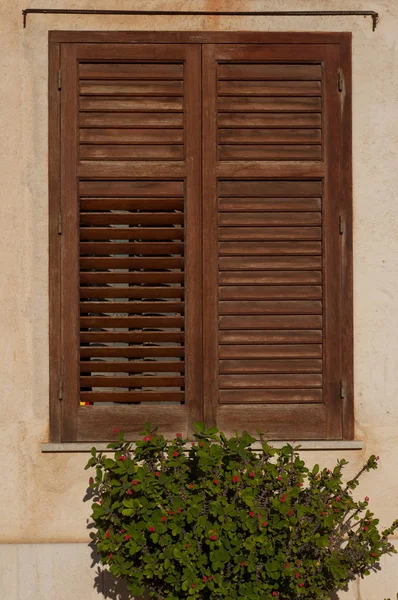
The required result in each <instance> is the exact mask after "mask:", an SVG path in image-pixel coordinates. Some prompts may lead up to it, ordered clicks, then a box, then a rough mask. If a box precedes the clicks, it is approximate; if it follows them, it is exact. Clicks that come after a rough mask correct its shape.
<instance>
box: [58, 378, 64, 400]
mask: <svg viewBox="0 0 398 600" xmlns="http://www.w3.org/2000/svg"><path fill="white" fill-rule="evenodd" d="M62 397H63V384H62V379H60V380H59V382H58V400H62Z"/></svg>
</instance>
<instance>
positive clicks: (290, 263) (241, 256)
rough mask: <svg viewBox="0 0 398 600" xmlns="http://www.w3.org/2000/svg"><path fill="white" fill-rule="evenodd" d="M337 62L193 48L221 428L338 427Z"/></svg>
mask: <svg viewBox="0 0 398 600" xmlns="http://www.w3.org/2000/svg"><path fill="white" fill-rule="evenodd" d="M338 59H339V50H338V48H336V47H334V46H333V45H327V44H325V45H313V46H309V45H305V44H300V45H290V46H285V45H280V46H278V45H275V46H267V45H265V44H264V45H262V46H260V45H251V46H245V45H234V46H231V45H230V46H228V45H225V46H208V47H207V48H206V49H205V57H204V61H203V69H204V82H205V83H204V85H205V86H206V85H207V87H206V89H207V91H208V95H207V96H206V98H205V101H204V119H203V139H204V154H203V156H204V172H205V176H204V211H205V212H204V227H205V229H206V228H207V231H206V232H205V237H204V244H205V246H204V250H205V259H204V260H205V264H208V265H210V266H209V272H208V273H207V275H205V291H204V299H205V300H204V301H205V307H204V315H205V317H204V318H205V323H206V319H207V322H208V325H209V326H208V327H206V325H205V327H204V334H205V355H204V359H205V398H206V417H207V419H208V420H209V421H211V422H215V423H217V425H218V426H219V427H220V428H221V429H223V430H225V431H227V432H229V433H231V432H233V431H234V430H242V429H246V430H249V431H252V432H256V431H257V430H261V431H263V432H264V434H265V435H266V436H268V437H269V438H271V439H278V438H279V439H281V438H282V439H287V438H295V439H300V438H301V439H305V438H307V439H311V438H313V439H318V438H328V437H329V438H341V435H342V429H341V424H342V418H341V400H340V397H339V379H340V372H341V371H340V369H341V364H340V361H341V349H340V345H339V344H340V342H339V330H340V305H339V302H340V300H339V286H340V260H341V258H340V247H339V244H340V240H339V211H340V205H339V202H340V199H339V186H340V172H339V169H340V163H339V147H340V135H341V133H340V125H339V122H340V118H341V117H340V105H339V98H338V88H337V74H338V65H339V62H338ZM213 113H214V114H216V115H217V119H216V120H215V119H213V120H212V119H211V115H212V114H213Z"/></svg>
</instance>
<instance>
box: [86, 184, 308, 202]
mask: <svg viewBox="0 0 398 600" xmlns="http://www.w3.org/2000/svg"><path fill="white" fill-rule="evenodd" d="M79 194H80V196H107V197H109V198H112V197H114V196H116V197H118V196H127V197H128V198H129V197H131V198H133V197H137V198H143V197H154V196H158V197H159V198H174V197H177V196H180V197H182V196H184V182H183V181H146V180H142V181H106V182H104V181H80V183H79ZM315 195H319V194H315Z"/></svg>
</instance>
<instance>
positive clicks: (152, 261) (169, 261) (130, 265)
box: [80, 256, 184, 269]
mask: <svg viewBox="0 0 398 600" xmlns="http://www.w3.org/2000/svg"><path fill="white" fill-rule="evenodd" d="M183 266H184V259H183V258H180V257H176V258H175V257H166V258H164V257H162V256H156V257H154V258H142V257H137V256H135V257H128V258H116V257H114V256H109V257H108V256H106V257H104V258H99V257H97V256H95V257H93V256H85V257H82V258H80V267H81V268H82V269H181V268H183Z"/></svg>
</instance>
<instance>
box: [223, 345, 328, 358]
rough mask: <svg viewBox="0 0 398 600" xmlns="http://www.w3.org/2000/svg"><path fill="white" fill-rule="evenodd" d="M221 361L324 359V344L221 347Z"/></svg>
mask: <svg viewBox="0 0 398 600" xmlns="http://www.w3.org/2000/svg"><path fill="white" fill-rule="evenodd" d="M219 358H220V359H250V358H252V359H255V358H257V359H258V358H322V344H288V345H283V344H261V345H258V346H250V345H247V346H238V345H237V346H220V351H219Z"/></svg>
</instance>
